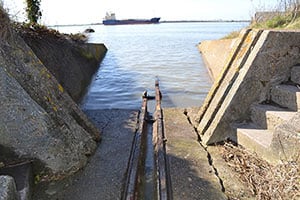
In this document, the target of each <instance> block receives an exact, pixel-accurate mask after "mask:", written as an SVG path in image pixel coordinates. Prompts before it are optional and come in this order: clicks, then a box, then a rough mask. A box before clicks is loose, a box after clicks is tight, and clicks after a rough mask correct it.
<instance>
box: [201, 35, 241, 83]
mask: <svg viewBox="0 0 300 200" xmlns="http://www.w3.org/2000/svg"><path fill="white" fill-rule="evenodd" d="M235 42H236V39H224V40H208V41H203V42H201V43H200V44H199V45H198V49H199V51H200V53H201V55H202V58H203V60H204V63H205V65H206V67H207V70H208V71H209V74H210V76H211V78H212V79H213V80H216V79H217V78H218V76H219V74H220V73H221V72H222V69H223V68H224V67H225V64H226V63H227V62H226V60H227V59H229V55H230V54H231V53H230V52H231V51H232V49H233V46H234V43H235Z"/></svg>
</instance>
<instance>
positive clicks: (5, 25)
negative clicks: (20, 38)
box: [0, 6, 12, 41]
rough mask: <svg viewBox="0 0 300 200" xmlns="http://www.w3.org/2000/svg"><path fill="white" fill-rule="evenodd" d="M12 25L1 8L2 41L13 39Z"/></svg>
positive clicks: (0, 27) (0, 30) (0, 29)
mask: <svg viewBox="0 0 300 200" xmlns="http://www.w3.org/2000/svg"><path fill="white" fill-rule="evenodd" d="M10 26H11V23H10V20H9V17H8V15H7V13H6V12H5V10H4V9H3V8H2V7H1V6H0V38H1V41H3V40H8V39H9V38H10V37H11V34H12V33H11V28H10Z"/></svg>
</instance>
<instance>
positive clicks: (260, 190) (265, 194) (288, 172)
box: [222, 143, 300, 200]
mask: <svg viewBox="0 0 300 200" xmlns="http://www.w3.org/2000/svg"><path fill="white" fill-rule="evenodd" d="M222 157H223V158H224V160H225V161H226V163H227V164H228V165H229V166H230V167H231V168H232V169H233V170H234V171H235V172H237V174H238V176H239V179H240V180H241V181H242V182H244V183H245V184H247V185H248V187H249V188H251V191H252V193H253V194H254V195H255V196H256V199H258V200H273V199H274V200H275V199H276V200H281V199H282V200H285V199H294V200H296V199H300V174H299V173H300V170H299V162H298V161H297V162H296V161H294V162H285V163H282V164H278V165H275V166H272V165H270V164H269V163H268V162H266V161H264V160H262V159H260V158H258V157H257V155H255V154H252V153H250V152H247V151H246V150H244V149H242V148H240V147H236V146H234V145H232V144H229V143H226V144H225V145H224V147H223V151H222Z"/></svg>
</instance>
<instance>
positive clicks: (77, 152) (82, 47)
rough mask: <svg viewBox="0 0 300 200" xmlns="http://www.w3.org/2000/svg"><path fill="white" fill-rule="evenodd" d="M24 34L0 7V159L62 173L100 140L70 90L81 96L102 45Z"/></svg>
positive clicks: (79, 165) (101, 53) (73, 167)
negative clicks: (12, 24)
mask: <svg viewBox="0 0 300 200" xmlns="http://www.w3.org/2000/svg"><path fill="white" fill-rule="evenodd" d="M22 37H24V35H22ZM22 37H21V36H20V33H17V32H16V31H14V29H12V26H11V23H10V20H9V18H8V17H7V14H6V13H5V12H4V11H3V9H2V8H1V7H0V101H1V105H0V109H1V114H0V138H1V140H0V150H1V155H0V163H1V166H6V165H8V164H10V163H18V162H20V161H21V160H23V161H24V160H31V161H34V167H35V172H38V173H42V175H43V174H47V175H49V174H50V175H55V177H63V176H65V175H68V174H70V173H73V172H75V171H77V170H78V169H80V168H82V167H83V166H84V165H85V164H86V162H87V159H88V157H89V156H90V155H91V154H93V153H94V151H95V149H96V146H97V145H96V142H97V141H100V132H99V130H98V129H97V128H96V127H95V126H94V125H93V124H92V123H91V122H90V121H89V119H88V118H87V117H86V115H85V114H84V113H83V112H82V111H81V110H80V108H79V107H78V105H77V104H76V103H75V102H74V100H73V99H72V98H71V97H70V95H72V96H73V98H74V99H75V100H77V99H78V98H80V95H81V94H82V91H83V90H84V87H85V86H86V85H87V84H88V82H89V81H90V79H91V76H92V74H93V72H95V71H96V69H97V68H98V66H99V61H100V60H101V58H102V57H103V56H104V53H105V51H106V49H105V47H104V46H103V45H99V46H98V45H86V44H78V43H75V42H73V41H70V40H69V39H66V38H59V39H57V40H56V39H55V38H51V37H50V38H48V37H47V38H43V37H41V35H36V37H32V38H30V37H26V36H25V37H24V38H26V39H25V40H26V42H27V43H26V42H25V41H24V39H23V38H22ZM37 37H38V38H37ZM28 44H29V45H28ZM30 46H31V47H32V48H31V47H30ZM90 48H92V49H93V50H90ZM46 66H47V67H46ZM47 68H48V69H47ZM52 71H53V72H52ZM85 72H87V73H85ZM56 77H58V78H57V79H58V80H57V79H56ZM59 81H61V83H62V84H60V83H59ZM77 82H80V83H79V84H77ZM83 82H84V83H83ZM62 85H63V86H65V87H63V86H62ZM65 88H66V89H65ZM75 90H79V91H78V92H77V91H75ZM74 91H75V92H74ZM69 94H70V95H69ZM57 175H60V176H57ZM39 177H40V176H39ZM47 177H48V178H49V176H47ZM50 177H51V176H50ZM52 177H53V176H52Z"/></svg>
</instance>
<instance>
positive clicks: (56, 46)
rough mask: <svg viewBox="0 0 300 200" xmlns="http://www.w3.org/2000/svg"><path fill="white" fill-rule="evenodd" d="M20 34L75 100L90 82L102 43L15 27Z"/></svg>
mask: <svg viewBox="0 0 300 200" xmlns="http://www.w3.org/2000/svg"><path fill="white" fill-rule="evenodd" d="M19 33H20V35H21V37H22V38H23V39H24V41H25V42H26V43H27V45H28V46H29V47H30V48H31V49H32V51H33V52H34V53H35V55H36V56H37V57H38V58H39V59H40V60H41V61H42V63H43V64H44V65H45V67H47V69H48V70H49V71H50V72H51V73H52V74H53V75H54V76H55V78H56V79H57V80H58V82H59V83H60V84H61V85H62V86H63V88H64V89H65V90H66V91H67V92H68V93H69V95H70V96H71V97H72V98H73V100H74V101H76V102H78V101H79V100H80V99H81V98H82V95H83V94H84V92H85V89H86V88H87V86H88V85H89V84H90V80H91V77H92V76H93V74H94V73H95V72H96V71H97V69H98V67H99V63H100V62H101V60H102V59H103V57H104V55H105V53H106V51H107V49H106V47H105V46H104V45H103V44H86V43H79V42H73V41H72V40H70V39H68V38H65V37H63V36H62V35H61V34H53V33H50V34H49V33H48V32H47V31H41V32H39V31H32V30H31V29H26V30H25V31H24V29H23V31H22V30H20V31H19Z"/></svg>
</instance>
